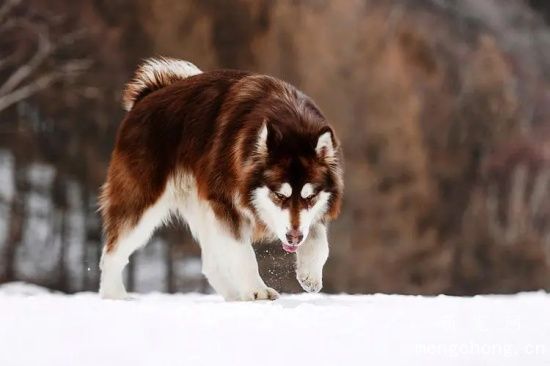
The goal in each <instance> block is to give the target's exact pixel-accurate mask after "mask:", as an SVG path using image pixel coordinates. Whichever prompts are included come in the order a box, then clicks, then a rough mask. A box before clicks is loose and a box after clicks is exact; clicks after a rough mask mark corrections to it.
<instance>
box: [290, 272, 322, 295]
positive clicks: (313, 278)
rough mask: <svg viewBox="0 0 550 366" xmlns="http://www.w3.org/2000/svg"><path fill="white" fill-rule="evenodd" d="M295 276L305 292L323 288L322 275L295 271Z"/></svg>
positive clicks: (317, 290)
mask: <svg viewBox="0 0 550 366" xmlns="http://www.w3.org/2000/svg"><path fill="white" fill-rule="evenodd" d="M296 278H297V279H298V282H299V283H300V286H302V288H303V289H304V290H306V291H307V292H319V291H321V288H323V277H322V275H313V274H312V273H308V272H298V273H296Z"/></svg>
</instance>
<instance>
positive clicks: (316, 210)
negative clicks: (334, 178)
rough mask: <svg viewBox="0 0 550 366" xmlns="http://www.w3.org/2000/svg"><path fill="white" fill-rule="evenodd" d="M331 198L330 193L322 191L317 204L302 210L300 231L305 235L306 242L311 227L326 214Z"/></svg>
mask: <svg viewBox="0 0 550 366" xmlns="http://www.w3.org/2000/svg"><path fill="white" fill-rule="evenodd" d="M329 198H330V193H328V192H325V191H322V192H320V193H319V198H318V199H317V202H315V204H314V205H313V206H312V207H310V208H309V209H306V210H300V231H301V232H302V234H303V235H304V240H305V239H306V238H307V235H308V234H309V228H310V227H311V225H312V224H314V223H315V222H317V221H319V219H321V217H322V216H323V214H324V213H325V212H326V210H327V206H328V199H329Z"/></svg>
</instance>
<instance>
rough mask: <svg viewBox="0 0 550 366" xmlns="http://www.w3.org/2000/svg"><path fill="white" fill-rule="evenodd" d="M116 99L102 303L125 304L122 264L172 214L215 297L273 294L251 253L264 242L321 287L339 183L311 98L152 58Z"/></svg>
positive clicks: (304, 280) (305, 281) (326, 132)
mask: <svg viewBox="0 0 550 366" xmlns="http://www.w3.org/2000/svg"><path fill="white" fill-rule="evenodd" d="M123 100H124V106H125V108H126V109H127V110H128V114H127V115H126V117H125V118H124V120H123V121H122V124H121V126H120V128H119V131H118V136H117V139H116V146H115V149H114V152H113V154H112V158H111V163H110V166H109V172H108V176H107V181H106V183H105V185H104V186H103V189H102V193H101V197H100V210H101V213H102V216H103V223H104V233H105V239H106V243H105V247H104V249H103V256H102V259H101V263H100V267H101V284H100V290H99V291H100V294H101V296H102V297H104V298H110V299H121V298H126V297H127V293H126V290H125V288H124V284H123V280H122V271H123V269H124V267H125V265H126V264H127V263H128V258H129V256H130V255H131V254H132V253H133V252H134V251H135V250H136V249H138V248H139V247H141V246H143V245H145V243H146V242H147V241H148V239H149V237H150V236H151V234H152V232H153V231H154V229H155V228H156V227H157V226H159V225H161V224H162V223H163V222H164V221H166V220H168V219H169V218H170V217H172V216H179V217H181V218H182V219H183V220H185V221H186V222H187V224H188V225H189V227H190V230H191V232H192V234H193V236H194V237H195V238H196V239H197V241H198V242H199V243H200V246H201V250H202V261H203V269H202V271H203V273H204V274H205V275H206V277H207V278H208V280H209V282H210V284H211V285H212V287H213V288H214V289H215V290H216V291H217V292H218V293H219V294H221V295H222V296H223V297H224V298H225V299H227V300H257V299H258V300H260V299H275V298H277V297H278V293H277V292H276V291H275V290H273V289H272V288H269V287H267V286H266V285H265V283H264V281H263V280H262V279H261V278H260V275H259V273H258V264H257V262H256V258H255V255H254V251H253V249H252V246H251V245H252V243H253V242H256V241H261V240H264V239H271V238H278V239H280V241H281V242H282V247H283V249H284V250H286V251H287V252H296V255H297V263H296V266H297V267H296V273H297V279H298V281H299V282H300V284H301V286H302V287H303V288H304V289H305V290H306V291H309V292H317V291H319V290H320V289H321V287H322V270H323V266H324V264H325V262H326V260H327V257H328V252H329V248H328V241H327V223H328V222H329V221H330V220H332V219H334V218H335V217H336V216H337V215H338V212H339V209H340V203H341V197H342V189H343V183H342V169H341V163H340V149H339V147H338V142H337V139H336V136H335V134H334V130H333V129H332V128H331V127H330V126H329V124H328V123H327V121H326V119H325V117H324V116H323V114H322V113H321V112H320V111H319V109H318V108H317V107H316V106H315V104H314V103H313V102H312V101H311V99H309V98H308V97H307V96H306V95H304V94H303V93H302V92H300V91H298V90H297V89H296V88H294V87H293V86H291V85H289V84H287V83H285V82H283V81H281V80H277V79H275V78H273V77H270V76H266V75H259V74H253V73H250V72H244V71H233V70H220V71H211V72H204V73H203V72H201V71H200V70H199V69H198V68H197V67H196V66H195V65H193V64H191V63H189V62H186V61H181V60H174V59H166V58H160V59H150V60H147V61H146V62H145V63H144V64H143V65H141V66H140V67H139V68H138V69H137V71H136V75H135V78H134V79H133V80H132V81H131V82H130V83H129V84H128V85H127V87H126V90H125V92H124V95H123Z"/></svg>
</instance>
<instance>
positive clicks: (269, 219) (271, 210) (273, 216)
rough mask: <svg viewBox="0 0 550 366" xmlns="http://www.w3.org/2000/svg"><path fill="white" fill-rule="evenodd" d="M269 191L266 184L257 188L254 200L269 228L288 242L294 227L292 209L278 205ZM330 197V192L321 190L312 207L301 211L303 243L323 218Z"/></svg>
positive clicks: (257, 210) (253, 194) (260, 215)
mask: <svg viewBox="0 0 550 366" xmlns="http://www.w3.org/2000/svg"><path fill="white" fill-rule="evenodd" d="M289 188H290V185H289ZM302 189H303V188H302ZM269 192H270V190H269V188H267V187H265V186H264V187H260V188H256V189H255V190H254V191H253V192H252V202H253V204H254V207H255V209H256V212H257V213H258V216H259V218H260V219H261V220H262V221H263V222H264V223H265V224H266V225H267V227H268V228H269V230H271V232H273V233H274V234H275V235H276V236H277V237H278V238H279V240H280V241H281V242H283V243H286V241H287V240H286V234H287V233H288V231H289V230H290V229H291V227H292V224H291V222H290V211H289V210H288V209H282V208H281V207H279V206H278V205H276V204H275V203H274V202H273V201H272V200H271V198H270V197H269ZM329 198H330V193H328V192H324V191H323V192H320V193H319V198H318V199H317V201H316V202H315V204H314V205H313V206H312V207H310V208H309V209H306V210H301V211H300V228H299V230H300V231H301V232H302V234H303V236H304V238H303V240H302V243H303V242H304V241H305V240H306V238H307V235H308V234H309V228H310V226H311V225H313V224H314V223H315V222H317V221H318V220H319V219H321V217H322V216H323V214H324V213H325V212H326V210H327V205H328V200H329Z"/></svg>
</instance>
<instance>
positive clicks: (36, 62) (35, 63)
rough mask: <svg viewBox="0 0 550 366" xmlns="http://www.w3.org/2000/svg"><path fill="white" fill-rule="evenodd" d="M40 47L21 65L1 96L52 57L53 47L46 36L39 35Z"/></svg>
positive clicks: (1, 92) (0, 89)
mask: <svg viewBox="0 0 550 366" xmlns="http://www.w3.org/2000/svg"><path fill="white" fill-rule="evenodd" d="M37 39H38V46H37V50H36V52H35V54H34V56H33V57H32V58H31V59H30V60H29V62H27V63H26V64H24V65H21V66H20V67H19V68H18V69H17V70H15V72H14V73H12V74H11V76H10V77H9V78H8V80H6V81H5V82H4V84H2V86H1V87H0V95H4V94H7V93H9V92H10V91H12V90H13V89H14V88H15V87H17V85H19V84H20V83H21V82H22V81H23V80H25V79H26V78H27V77H28V76H29V75H31V74H32V73H33V72H34V71H35V70H36V69H37V68H38V67H39V66H40V65H41V64H42V63H43V62H44V60H46V58H47V57H48V56H49V55H51V53H52V51H53V46H52V44H51V42H50V40H49V39H48V37H46V36H45V35H44V34H42V33H37Z"/></svg>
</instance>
